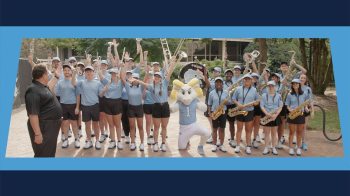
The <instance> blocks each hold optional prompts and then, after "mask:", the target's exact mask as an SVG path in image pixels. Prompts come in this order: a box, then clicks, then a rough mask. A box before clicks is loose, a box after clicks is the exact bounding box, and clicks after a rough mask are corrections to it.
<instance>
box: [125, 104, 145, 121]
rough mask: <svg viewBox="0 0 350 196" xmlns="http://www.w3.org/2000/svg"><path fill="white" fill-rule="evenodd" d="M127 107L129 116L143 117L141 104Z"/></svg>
mask: <svg viewBox="0 0 350 196" xmlns="http://www.w3.org/2000/svg"><path fill="white" fill-rule="evenodd" d="M128 107H129V109H128V117H129V118H142V117H143V108H142V105H136V106H135V105H130V104H129V106H128Z"/></svg>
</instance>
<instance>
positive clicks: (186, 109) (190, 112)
mask: <svg viewBox="0 0 350 196" xmlns="http://www.w3.org/2000/svg"><path fill="white" fill-rule="evenodd" d="M177 103H178V104H179V123H180V125H190V124H193V123H195V122H196V121H197V116H196V114H197V103H198V99H194V100H193V101H192V102H191V104H190V105H185V104H183V103H182V102H181V101H177Z"/></svg>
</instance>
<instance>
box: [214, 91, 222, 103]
mask: <svg viewBox="0 0 350 196" xmlns="http://www.w3.org/2000/svg"><path fill="white" fill-rule="evenodd" d="M222 93H223V91H221V93H220V95H219V92H218V90H216V94H217V95H218V97H219V105H220V104H221V96H222Z"/></svg>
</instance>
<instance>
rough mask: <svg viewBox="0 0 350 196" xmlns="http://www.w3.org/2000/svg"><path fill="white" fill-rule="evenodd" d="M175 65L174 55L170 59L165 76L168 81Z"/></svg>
mask: <svg viewBox="0 0 350 196" xmlns="http://www.w3.org/2000/svg"><path fill="white" fill-rule="evenodd" d="M175 67H176V57H175V56H173V57H171V59H170V65H169V69H168V72H167V75H166V78H165V79H166V80H167V81H170V77H171V74H173V72H174V69H175Z"/></svg>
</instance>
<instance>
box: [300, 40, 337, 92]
mask: <svg viewBox="0 0 350 196" xmlns="http://www.w3.org/2000/svg"><path fill="white" fill-rule="evenodd" d="M326 42H327V40H326V39H319V38H315V39H310V43H309V47H310V55H309V56H308V58H309V59H307V55H306V42H305V39H299V44H300V45H299V47H300V51H301V58H302V63H303V65H304V67H307V69H308V72H307V76H308V78H309V81H310V84H311V87H312V89H313V93H314V94H317V95H324V92H325V91H326V89H327V87H328V85H329V82H330V80H331V79H332V74H333V63H332V57H330V56H329V54H330V51H329V50H330V48H329V47H328V46H327V43H326ZM307 62H309V64H308V63H307Z"/></svg>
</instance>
